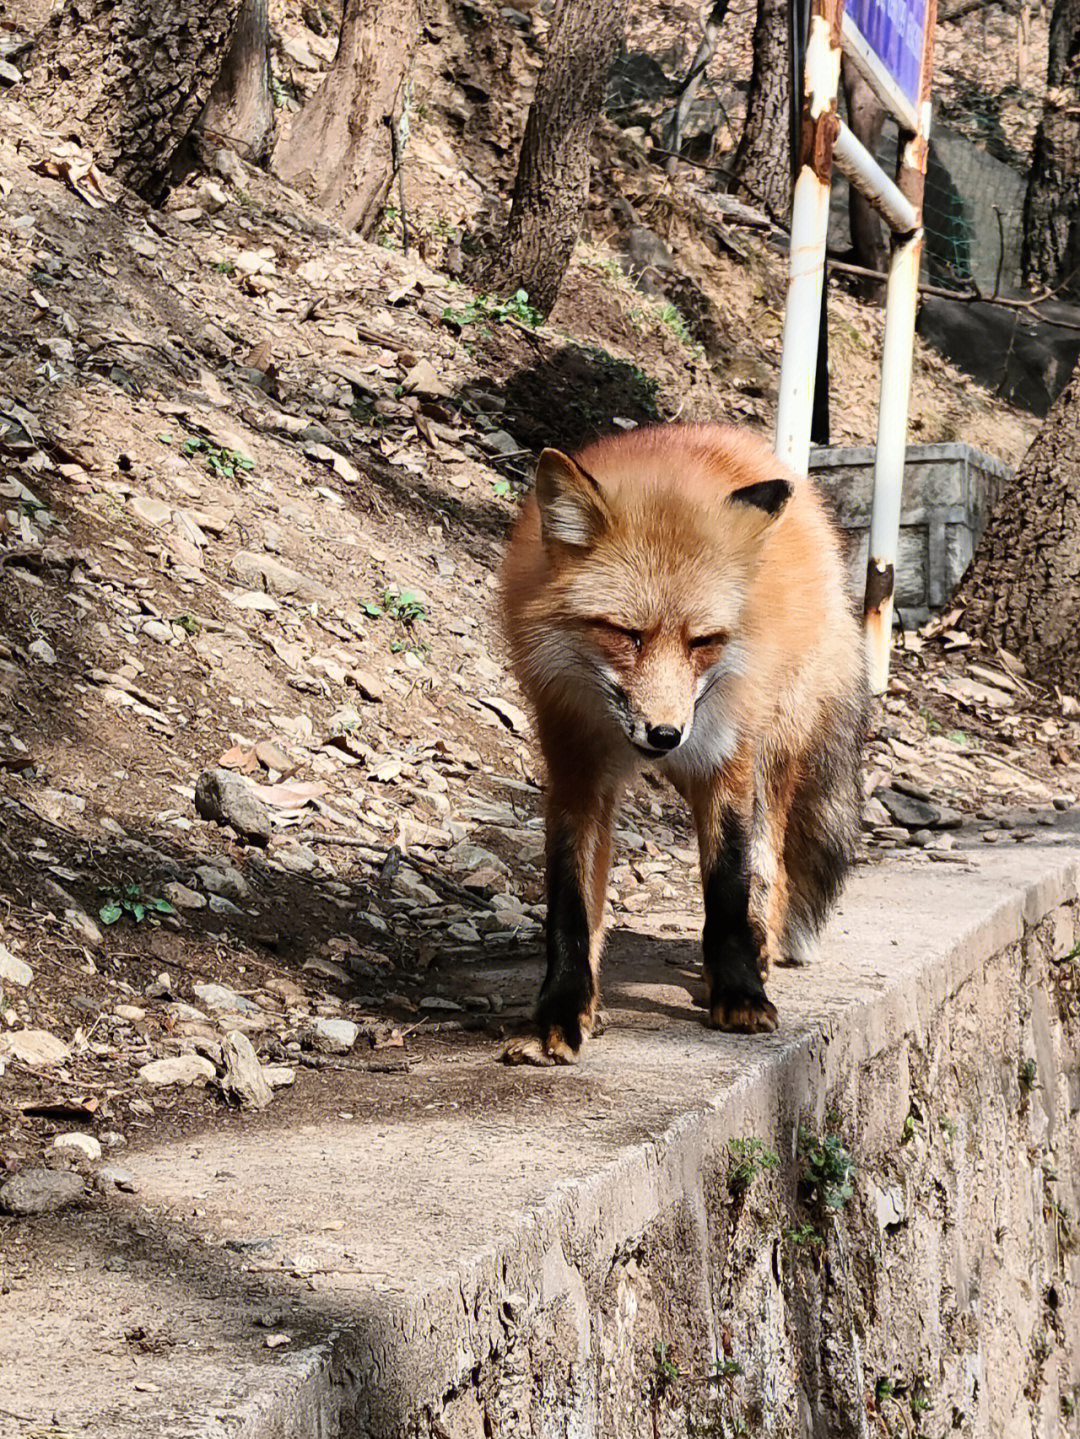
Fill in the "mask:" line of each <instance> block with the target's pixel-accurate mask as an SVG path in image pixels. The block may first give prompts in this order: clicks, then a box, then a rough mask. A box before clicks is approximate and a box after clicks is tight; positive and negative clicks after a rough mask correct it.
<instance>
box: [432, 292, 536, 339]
mask: <svg viewBox="0 0 1080 1439" xmlns="http://www.w3.org/2000/svg"><path fill="white" fill-rule="evenodd" d="M442 317H443V320H444V321H445V322H446V323H447V324H450V325H460V326H464V325H481V326H484V325H489V324H493V325H505V324H506V322H507V321H508V320H517V321H518V322H519V323H520V324H522V325H528V326H529V327H530V328H531V329H534V330H535V329H536V327H537V326H538V325H542V324H543V323H544V317H543V315H542V314H541V313H540V311H539V310H538V309H536V307H535V306H533V305H530V304H529V292H528V290H515V291H514V293H513V294H512V295H511V296H510V298H509V299H508V300H500V299H499V298H498V296H497V295H476V296H475V297H474V298H473V299H471V300H470V301H469V302H468V303H467V304H466V305H465V306H464V308H463V309H460V310H455V309H454V308H453V306H448V307H447V308H446V309H445V310H444V311H443V314H442ZM488 333H489V334H490V331H488Z"/></svg>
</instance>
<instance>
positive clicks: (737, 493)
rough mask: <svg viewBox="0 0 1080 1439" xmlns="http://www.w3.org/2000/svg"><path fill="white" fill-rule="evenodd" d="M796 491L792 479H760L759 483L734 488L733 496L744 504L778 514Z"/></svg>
mask: <svg viewBox="0 0 1080 1439" xmlns="http://www.w3.org/2000/svg"><path fill="white" fill-rule="evenodd" d="M794 493H795V486H794V485H793V484H792V483H791V481H790V480H785V479H776V480H759V481H758V482H757V484H754V485H744V486H743V487H742V489H740V490H732V492H731V498H732V499H733V500H738V501H739V502H740V503H741V504H744V505H753V506H754V508H755V509H757V510H764V511H765V513H766V514H767V515H778V514H779V513H780V511H781V510H782V509H783V508H784V506H785V505H786V504H787V502H788V500H790V499H791V497H792V495H793V494H794Z"/></svg>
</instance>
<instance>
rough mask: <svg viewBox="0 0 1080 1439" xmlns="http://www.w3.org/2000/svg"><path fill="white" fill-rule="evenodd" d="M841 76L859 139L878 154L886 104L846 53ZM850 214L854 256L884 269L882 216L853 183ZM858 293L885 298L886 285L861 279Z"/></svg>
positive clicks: (886, 253)
mask: <svg viewBox="0 0 1080 1439" xmlns="http://www.w3.org/2000/svg"><path fill="white" fill-rule="evenodd" d="M840 80H841V83H842V84H843V87H844V99H845V100H846V101H847V112H848V124H849V125H850V126H851V132H852V134H853V135H854V136H855V138H856V139H857V140H861V141H862V143H863V144H864V145H865V146H866V148H867V149H868V150H869V151H870V153H871V155H876V154H877V149H878V146H879V145H880V143H881V131H882V127H883V126H884V124H885V106H884V105H883V104H882V103H881V101H880V100H879V99H878V97H877V96H876V95H875V94H874V92H873V90H871V88H870V86H869V85H868V84H867V83H866V81H865V80H864V79H863V78H862V76H861V75H860V74H859V72H858V70H856V69H855V66H854V65H853V64H852V63H851V61H850V60H849V59H848V58H847V56H846V55H845V56H844V58H843V60H842V61H841V62H840ZM850 191H851V193H850V196H849V199H848V218H849V221H850V224H851V258H852V260H853V261H854V263H855V264H856V265H862V266H864V267H865V268H866V269H867V270H878V271H883V270H886V269H887V268H888V264H889V246H888V244H887V243H886V240H885V226H884V224H883V223H882V220H881V216H880V215H879V214H878V212H877V211H876V210H875V209H874V207H873V205H871V203H870V201H869V200H868V199H867V198H866V196H865V195H860V194H859V192H858V190H856V189H855V187H854V185H852V186H851V187H850ZM857 290H858V293H859V294H860V295H861V297H862V298H863V299H864V300H878V301H880V300H883V299H884V297H885V287H884V285H883V284H882V283H881V282H880V281H879V280H860V281H859V282H858V286H857Z"/></svg>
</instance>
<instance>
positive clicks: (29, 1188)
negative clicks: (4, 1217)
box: [0, 1169, 83, 1214]
mask: <svg viewBox="0 0 1080 1439" xmlns="http://www.w3.org/2000/svg"><path fill="white" fill-rule="evenodd" d="M82 1192H83V1182H82V1179H81V1178H80V1177H79V1175H77V1174H71V1173H70V1172H69V1171H68V1170H66V1169H24V1170H23V1172H22V1173H21V1174H16V1175H15V1176H14V1178H12V1179H9V1180H8V1182H7V1183H6V1184H0V1210H3V1211H4V1213H6V1214H49V1213H51V1212H52V1211H53V1210H56V1209H63V1208H64V1206H65V1205H66V1204H74V1203H75V1201H76V1200H77V1199H78V1198H79V1197H80V1196H81V1195H82Z"/></svg>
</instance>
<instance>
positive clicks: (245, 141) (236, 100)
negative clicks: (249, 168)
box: [198, 0, 274, 164]
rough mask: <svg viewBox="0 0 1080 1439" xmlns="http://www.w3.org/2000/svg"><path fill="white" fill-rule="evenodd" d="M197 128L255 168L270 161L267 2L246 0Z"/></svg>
mask: <svg viewBox="0 0 1080 1439" xmlns="http://www.w3.org/2000/svg"><path fill="white" fill-rule="evenodd" d="M198 128H199V130H200V131H201V132H202V133H203V134H204V135H207V136H212V137H213V138H214V139H215V140H217V141H219V142H220V143H221V144H224V145H228V146H229V147H230V148H231V149H234V150H239V151H240V152H241V154H242V155H243V156H244V158H245V159H246V160H250V161H251V162H252V163H253V164H258V163H259V162H260V161H262V160H265V159H266V156H267V154H268V153H269V150H270V142H271V140H272V139H273V136H274V101H273V97H272V96H271V94H270V16H269V13H268V11H267V3H266V0H244V5H243V9H242V10H241V11H240V19H239V20H238V21H237V24H236V30H235V32H234V34H233V42H232V45H231V47H230V49H229V53H228V55H226V57H225V63H224V64H223V65H222V67H221V71H220V73H219V75H218V77H217V82H216V84H215V85H214V88H213V90H212V91H211V92H210V100H209V103H208V104H207V106H206V109H205V110H204V111H203V113H202V116H201V118H200V120H199V122H198Z"/></svg>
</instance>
